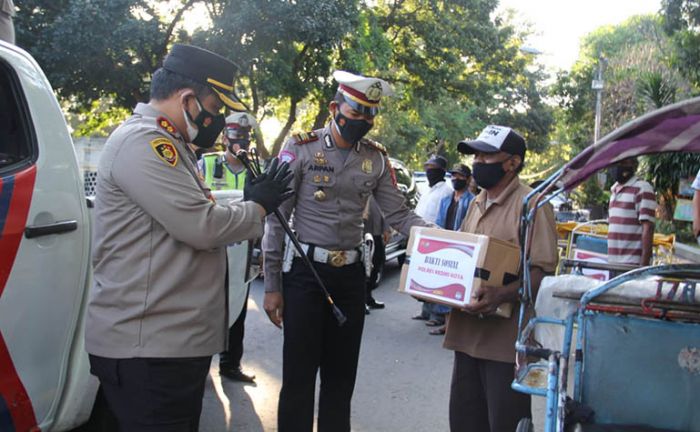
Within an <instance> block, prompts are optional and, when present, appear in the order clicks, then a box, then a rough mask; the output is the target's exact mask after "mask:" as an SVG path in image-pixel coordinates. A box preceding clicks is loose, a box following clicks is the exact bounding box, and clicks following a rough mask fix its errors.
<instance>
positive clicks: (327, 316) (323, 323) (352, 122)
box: [263, 71, 428, 432]
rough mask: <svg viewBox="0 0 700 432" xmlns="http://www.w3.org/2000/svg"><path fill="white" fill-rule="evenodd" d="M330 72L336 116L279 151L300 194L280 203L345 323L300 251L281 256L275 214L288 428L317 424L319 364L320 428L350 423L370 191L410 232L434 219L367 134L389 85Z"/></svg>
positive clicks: (270, 310)
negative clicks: (418, 209) (413, 207)
mask: <svg viewBox="0 0 700 432" xmlns="http://www.w3.org/2000/svg"><path fill="white" fill-rule="evenodd" d="M333 77H334V78H335V79H336V81H337V82H338V83H339V87H338V91H337V93H336V96H335V98H334V100H333V101H332V102H330V104H329V110H330V113H331V115H332V117H333V118H332V120H331V121H330V122H329V124H328V125H327V126H326V127H325V128H324V129H319V130H316V131H313V132H309V133H303V134H298V135H295V136H293V137H292V138H291V139H290V140H289V141H287V143H286V145H285V147H284V149H283V151H282V152H280V160H284V161H287V162H289V164H290V168H291V170H292V171H293V172H294V180H293V181H292V189H294V191H295V198H294V199H293V200H289V201H287V202H286V203H285V204H284V205H282V206H281V207H280V209H281V211H282V213H283V214H284V215H285V216H287V217H289V216H290V214H291V213H292V211H294V229H295V230H296V232H297V234H298V238H299V241H300V242H301V243H302V246H303V248H304V251H305V253H306V254H307V255H308V257H309V258H310V259H311V260H312V261H313V262H314V266H315V267H316V269H317V271H318V272H319V274H320V276H321V278H322V279H323V281H324V283H325V285H326V286H327V287H328V290H329V291H330V293H331V295H332V296H333V299H334V300H335V303H336V304H337V305H338V306H339V307H340V309H341V310H342V311H343V312H344V313H345V314H346V316H347V322H346V323H345V324H344V325H343V326H338V324H337V322H336V321H335V320H334V317H333V314H332V312H331V309H330V307H329V305H328V304H327V302H326V300H325V298H324V296H323V294H322V292H321V290H320V289H319V287H318V285H317V283H316V281H315V279H314V278H313V277H312V274H311V272H310V271H309V269H308V268H307V267H305V266H304V264H303V262H302V261H301V259H300V258H298V257H295V258H293V259H286V260H284V261H283V245H284V243H285V234H284V232H283V229H282V227H281V226H280V224H279V222H278V221H277V219H275V218H272V217H268V218H267V220H266V226H265V236H264V237H263V251H264V254H265V255H264V258H265V259H264V271H265V301H264V308H265V311H266V312H267V314H268V316H269V317H270V320H271V321H272V322H273V323H274V324H275V325H277V326H278V327H281V326H282V323H283V322H284V348H283V373H282V390H281V392H280V399H279V411H278V426H279V430H280V431H281V432H285V431H311V430H312V428H313V415H314V389H315V382H316V373H317V371H318V370H319V368H320V375H321V390H320V400H319V408H318V430H319V431H333V432H342V431H349V430H350V399H351V397H352V393H353V389H354V386H355V375H356V370H357V361H358V355H359V350H360V339H361V336H362V327H363V325H364V319H365V275H364V270H363V269H362V264H361V263H360V262H359V260H360V256H361V255H362V254H361V253H360V251H359V250H358V247H359V245H360V244H361V242H362V212H363V210H364V208H365V205H366V203H367V200H368V198H369V197H370V196H371V195H373V196H374V198H375V199H376V200H377V203H378V204H379V207H380V208H381V210H382V212H383V213H384V215H385V217H386V220H387V222H388V223H389V224H390V225H391V226H393V227H395V228H396V229H397V230H399V231H401V232H402V233H404V234H407V235H408V234H409V232H410V228H411V227H412V226H413V225H427V224H428V223H427V222H425V221H423V220H422V219H421V218H419V217H418V216H416V215H415V214H414V213H412V212H411V211H410V210H409V209H408V207H406V205H405V202H404V197H403V195H402V194H401V192H399V190H398V189H397V188H396V180H395V178H394V173H393V171H392V169H391V167H390V165H389V161H388V158H387V155H386V151H385V150H384V148H383V147H381V145H380V144H377V143H374V142H372V141H370V140H367V139H363V137H364V135H365V134H366V133H367V132H368V131H369V130H370V129H371V128H372V125H373V123H374V117H375V116H376V115H377V113H378V111H379V102H380V99H381V97H382V95H383V94H388V93H390V92H391V88H390V87H389V84H387V83H386V82H385V81H383V80H381V79H378V78H368V77H363V76H359V75H354V74H351V73H348V72H345V71H336V72H335V73H334V74H333ZM289 252H290V251H289V250H287V253H286V256H287V257H288V258H289V257H291V256H292V254H290V253H289ZM283 266H284V267H285V268H284V270H287V271H286V272H285V273H283ZM287 267H289V268H287Z"/></svg>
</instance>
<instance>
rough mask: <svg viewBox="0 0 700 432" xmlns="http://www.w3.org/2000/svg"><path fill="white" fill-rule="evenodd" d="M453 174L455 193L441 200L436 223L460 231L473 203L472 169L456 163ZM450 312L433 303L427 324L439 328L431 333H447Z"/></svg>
mask: <svg viewBox="0 0 700 432" xmlns="http://www.w3.org/2000/svg"><path fill="white" fill-rule="evenodd" d="M450 174H451V175H452V189H453V190H454V193H452V194H451V195H448V196H446V197H445V198H443V199H442V201H440V207H439V210H438V216H437V220H436V224H437V225H438V226H439V227H440V228H444V229H447V230H451V231H458V230H459V227H460V226H462V221H463V220H464V217H465V216H466V215H467V209H468V208H469V203H471V201H472V199H473V198H474V195H472V194H471V192H469V190H468V189H467V187H468V185H469V182H470V181H471V178H472V171H471V170H470V169H469V167H468V166H466V165H464V164H455V165H454V166H453V167H452V169H451V170H450ZM449 312H450V307H448V306H445V305H441V304H437V303H435V304H433V305H432V307H431V314H430V319H429V320H428V322H427V323H426V324H430V323H431V322H434V323H436V324H438V325H439V328H436V329H433V330H431V331H430V332H429V333H430V334H431V335H436V336H438V335H443V334H445V317H446V316H447V314H448V313H449Z"/></svg>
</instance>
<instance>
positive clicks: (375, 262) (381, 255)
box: [366, 234, 386, 301]
mask: <svg viewBox="0 0 700 432" xmlns="http://www.w3.org/2000/svg"><path fill="white" fill-rule="evenodd" d="M372 237H374V255H372V273H371V274H370V275H369V279H367V283H366V288H367V300H368V301H369V300H370V299H371V298H372V290H373V289H375V288H377V285H378V284H377V279H378V278H379V272H381V271H382V269H383V268H384V263H385V262H386V250H385V245H384V236H382V235H381V234H380V235H375V236H372Z"/></svg>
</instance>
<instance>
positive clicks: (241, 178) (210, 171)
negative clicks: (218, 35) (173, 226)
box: [198, 112, 256, 383]
mask: <svg viewBox="0 0 700 432" xmlns="http://www.w3.org/2000/svg"><path fill="white" fill-rule="evenodd" d="M255 124H256V123H255V118H254V117H253V116H252V115H250V114H248V113H245V112H235V113H233V114H231V115H229V116H228V117H226V126H225V127H224V132H223V142H224V145H225V146H226V150H225V151H223V152H215V153H205V154H204V155H203V156H202V159H200V160H199V162H198V164H199V167H200V171H201V173H202V176H203V177H204V182H205V183H206V184H207V186H209V188H211V189H212V190H240V189H243V185H244V184H245V179H246V170H245V167H244V166H243V164H242V163H241V161H239V160H238V159H236V157H235V156H234V154H236V152H238V151H239V150H241V149H243V150H247V149H248V147H249V146H250V130H251V128H252V127H253V126H255ZM249 245H250V246H249V248H248V255H247V262H246V266H245V267H246V278H245V279H246V280H248V271H247V270H248V268H249V265H250V257H251V256H252V248H253V246H252V243H249ZM227 272H228V269H227ZM227 277H228V273H227ZM226 285H227V286H228V283H227V284H226ZM248 288H249V287H248V286H246V293H245V299H244V301H243V308H242V309H241V313H240V314H239V315H238V317H237V318H236V321H234V323H233V324H232V325H231V327H229V329H228V346H227V349H226V350H225V351H223V352H221V353H220V354H219V374H220V375H221V376H223V377H226V378H229V379H232V380H234V381H241V382H248V383H252V382H255V375H253V374H251V373H246V372H244V371H243V369H242V368H241V358H242V357H243V337H244V336H245V319H246V315H247V313H248V293H249V289H248Z"/></svg>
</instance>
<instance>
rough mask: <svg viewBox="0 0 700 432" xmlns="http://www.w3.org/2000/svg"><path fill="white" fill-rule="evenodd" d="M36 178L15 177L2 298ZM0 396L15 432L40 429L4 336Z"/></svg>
mask: <svg viewBox="0 0 700 432" xmlns="http://www.w3.org/2000/svg"><path fill="white" fill-rule="evenodd" d="M35 179H36V167H35V166H32V167H31V168H29V169H27V170H25V171H22V172H20V173H17V174H16V175H15V176H14V187H13V191H12V196H11V198H10V201H9V206H8V208H7V209H5V211H6V213H5V215H4V216H5V223H4V227H3V230H2V232H0V250H1V251H2V254H0V296H2V293H3V291H4V290H5V285H6V284H7V280H8V278H9V277H10V271H11V270H12V265H13V264H14V262H15V257H16V256H17V250H18V249H19V244H20V242H21V241H22V236H23V235H24V228H25V226H26V223H27V215H28V214H29V205H30V204H31V202H32V193H33V192H34V181H35ZM6 182H7V181H6ZM7 183H9V182H7ZM2 187H3V179H0V191H1V190H2ZM0 396H2V398H3V399H4V400H5V402H6V404H7V406H8V409H9V411H10V416H11V417H12V422H13V424H14V428H15V430H16V431H38V430H39V428H38V427H37V423H36V416H35V414H34V408H33V407H32V402H31V400H30V399H29V395H28V394H27V391H26V389H25V388H24V384H22V381H21V380H20V378H19V375H18V374H17V370H16V369H15V367H14V364H13V363H12V358H11V357H10V352H9V351H8V349H7V345H6V344H5V339H4V338H3V337H2V334H1V333H0Z"/></svg>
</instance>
